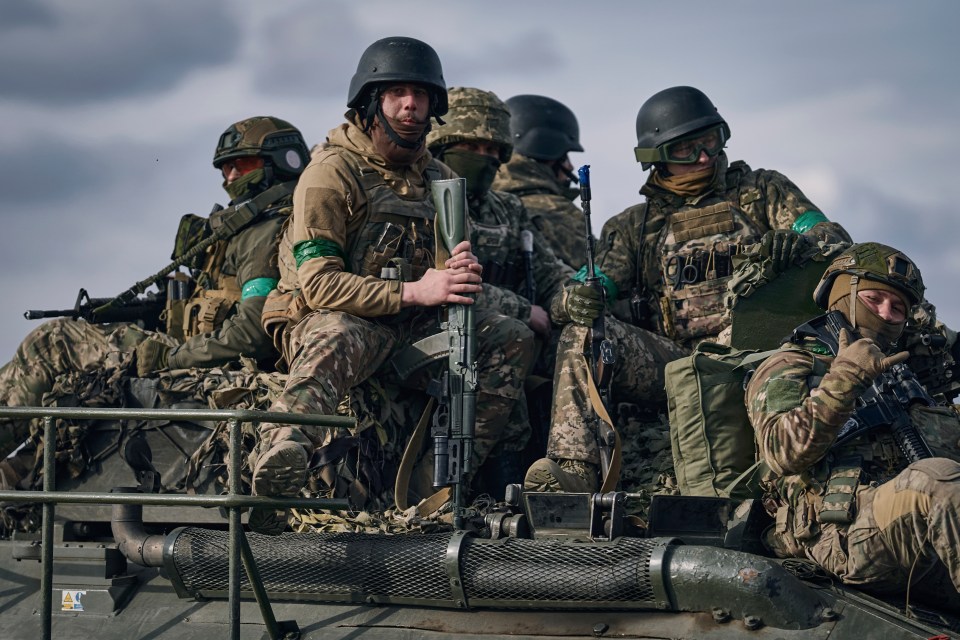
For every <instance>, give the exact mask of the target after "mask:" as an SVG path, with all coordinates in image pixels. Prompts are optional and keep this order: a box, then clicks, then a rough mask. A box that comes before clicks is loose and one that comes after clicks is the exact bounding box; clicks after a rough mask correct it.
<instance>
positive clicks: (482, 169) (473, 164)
mask: <svg viewBox="0 0 960 640" xmlns="http://www.w3.org/2000/svg"><path fill="white" fill-rule="evenodd" d="M443 162H444V163H445V164H446V165H447V166H449V167H450V168H451V169H453V170H454V171H456V172H457V175H458V176H460V177H461V178H466V180H467V193H468V194H469V195H470V196H472V197H474V198H479V197H481V196H483V195H484V194H485V193H486V192H487V191H489V190H490V185H492V184H493V179H494V178H495V177H496V176H497V169H499V168H500V160H498V159H497V158H493V157H491V156H485V155H481V154H479V153H473V152H472V151H466V150H464V149H450V150H448V151H445V152H444V153H443Z"/></svg>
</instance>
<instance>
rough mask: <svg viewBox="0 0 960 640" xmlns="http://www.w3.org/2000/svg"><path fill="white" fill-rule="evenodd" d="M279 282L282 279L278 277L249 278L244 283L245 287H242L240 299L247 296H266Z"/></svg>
mask: <svg viewBox="0 0 960 640" xmlns="http://www.w3.org/2000/svg"><path fill="white" fill-rule="evenodd" d="M278 282H280V281H279V280H277V279H276V278H253V279H252V280H247V281H246V282H244V283H243V287H241V288H240V299H241V300H246V299H247V298H256V297H257V296H265V295H267V294H268V293H270V291H271V290H272V289H273V288H274V287H276V286H277V283H278Z"/></svg>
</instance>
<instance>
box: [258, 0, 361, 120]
mask: <svg viewBox="0 0 960 640" xmlns="http://www.w3.org/2000/svg"><path fill="white" fill-rule="evenodd" d="M257 38H258V49H259V51H258V54H257V55H256V57H255V62H254V69H253V71H254V74H253V79H254V87H255V89H256V90H257V91H259V92H261V93H264V94H267V95H277V94H279V95H281V96H284V95H286V96H301V97H325V98H327V97H330V98H332V97H342V98H343V102H344V104H346V100H347V98H346V96H347V87H348V83H349V79H350V76H351V75H352V73H353V70H354V69H356V67H357V60H359V58H360V54H361V53H362V52H363V50H364V49H365V48H366V47H367V45H368V44H370V42H372V40H373V39H371V38H370V37H368V36H367V35H366V34H365V33H364V31H363V29H362V27H361V26H360V24H359V22H358V21H357V19H356V18H355V16H354V14H353V13H352V12H351V11H350V9H349V8H348V7H347V6H346V5H343V4H340V3H336V2H329V3H323V4H322V5H317V4H312V3H311V4H305V5H302V6H300V7H298V8H297V9H296V10H294V11H290V12H288V13H286V14H284V15H281V16H272V17H271V18H270V19H269V20H266V21H264V23H263V24H262V25H260V26H259V28H258V30H257ZM368 40H369V41H370V42H368Z"/></svg>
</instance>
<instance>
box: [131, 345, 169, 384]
mask: <svg viewBox="0 0 960 640" xmlns="http://www.w3.org/2000/svg"><path fill="white" fill-rule="evenodd" d="M170 349H172V347H171V346H170V345H168V344H165V343H163V342H160V341H159V340H156V339H154V338H147V339H146V340H144V341H143V342H141V343H140V344H138V345H137V376H139V377H141V378H147V377H149V376H150V374H152V373H153V372H154V371H157V370H159V369H166V367H167V357H168V356H169V354H170Z"/></svg>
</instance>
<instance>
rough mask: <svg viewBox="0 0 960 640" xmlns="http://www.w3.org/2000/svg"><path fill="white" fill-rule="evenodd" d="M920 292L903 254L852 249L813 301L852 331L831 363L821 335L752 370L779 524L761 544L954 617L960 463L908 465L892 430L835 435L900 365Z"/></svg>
mask: <svg viewBox="0 0 960 640" xmlns="http://www.w3.org/2000/svg"><path fill="white" fill-rule="evenodd" d="M923 289H924V287H923V280H922V279H921V276H920V271H919V269H917V267H916V265H915V264H914V263H913V261H911V260H910V259H909V258H908V257H907V256H905V255H904V254H903V253H901V252H899V251H897V250H896V249H892V248H891V247H887V246H884V245H881V244H877V243H865V244H859V245H854V246H853V247H851V248H850V249H848V250H847V251H845V252H844V253H842V254H841V255H840V256H838V257H837V258H836V259H835V260H834V261H833V262H832V263H831V265H830V266H829V267H828V268H827V271H826V273H825V274H824V276H823V278H822V280H821V282H820V285H819V286H818V287H817V290H816V293H815V296H814V297H815V300H816V302H817V304H818V305H819V306H820V307H822V308H824V309H827V310H829V311H838V312H840V313H841V314H842V315H843V317H844V318H845V319H846V321H847V323H849V325H850V326H851V327H853V330H852V331H848V330H847V329H843V331H842V332H841V335H840V339H839V348H838V349H837V355H836V357H832V356H831V355H830V354H831V351H830V350H829V349H827V348H826V346H825V345H826V343H825V342H823V341H821V340H820V339H818V338H816V337H812V336H807V337H805V338H800V337H797V338H796V339H795V340H794V343H792V344H787V345H785V346H784V347H783V348H782V350H781V351H779V352H778V353H777V354H775V355H773V356H771V357H770V358H768V359H767V360H766V361H765V362H764V363H763V364H762V365H761V366H760V367H759V368H758V369H757V371H756V374H755V375H754V376H753V378H752V379H751V380H750V382H749V384H748V386H747V390H746V398H745V401H746V405H747V410H748V414H749V417H750V422H751V423H752V425H753V427H754V430H755V434H756V441H757V446H758V450H759V456H760V460H761V461H762V462H763V463H764V464H765V465H766V470H765V475H764V476H763V482H762V484H763V488H764V493H765V498H764V504H765V506H766V508H767V511H768V512H769V513H770V515H772V516H774V517H775V518H776V526H775V527H773V528H772V529H771V530H770V531H769V533H768V537H767V542H768V543H769V545H770V546H771V548H772V549H773V550H774V551H775V552H776V554H777V555H778V556H780V557H791V556H793V557H806V558H809V559H811V560H813V561H814V562H816V563H817V564H819V565H820V566H822V567H823V568H824V569H826V570H827V571H829V572H830V573H831V574H833V575H834V576H836V577H837V578H839V579H840V580H841V581H842V582H843V583H845V584H850V585H857V586H862V587H865V588H867V589H871V590H875V591H880V592H902V591H904V589H910V590H911V591H912V593H915V594H916V593H920V594H923V595H925V596H927V597H933V598H934V599H935V600H936V601H937V602H940V603H948V604H949V605H950V606H952V607H953V609H954V610H956V607H957V606H960V593H958V589H960V515H958V514H960V464H958V463H957V462H955V461H953V460H949V459H946V458H936V457H925V455H911V457H913V458H920V459H919V460H915V461H912V462H911V461H910V459H909V458H908V457H907V456H906V455H905V452H906V451H914V449H913V448H912V447H909V446H908V447H904V449H903V450H901V448H900V447H899V446H898V444H901V443H900V442H898V441H897V438H896V436H895V434H894V432H893V429H891V428H890V427H891V426H892V425H880V426H879V427H877V428H874V429H871V430H868V431H859V432H856V431H855V432H854V433H853V434H851V435H844V437H843V439H842V440H839V439H838V436H839V435H840V434H841V430H842V428H843V427H845V425H847V424H848V420H850V421H851V422H850V424H856V423H857V422H864V421H865V420H864V417H863V416H861V413H860V412H861V410H860V409H858V403H857V400H858V398H859V397H860V396H861V395H862V394H863V393H864V392H865V391H866V390H867V389H868V388H869V387H871V385H873V383H874V381H875V380H876V379H877V378H878V377H879V376H880V375H881V374H882V373H883V372H884V371H886V370H887V369H889V368H890V367H892V366H894V365H896V364H897V363H900V362H902V361H904V360H905V359H906V358H907V357H908V354H907V352H905V351H903V352H899V353H894V352H895V351H897V340H898V339H899V338H900V336H901V333H902V331H903V329H904V326H905V325H906V321H907V317H908V313H909V311H910V308H911V307H912V306H914V305H916V304H918V303H920V302H921V300H922V298H923ZM795 335H797V334H795ZM891 354H893V355H891ZM816 368H819V369H820V371H818V372H817V376H818V377H816V378H815V377H814V369H816ZM824 370H825V371H826V372H825V373H823V371H824ZM821 374H822V377H819V376H821ZM890 393H891V394H892V391H891V392H890ZM897 406H899V405H897ZM948 413H949V411H948ZM953 419H954V425H956V415H954V416H953ZM858 433H859V435H857V434H858ZM954 433H956V429H955V430H954Z"/></svg>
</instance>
